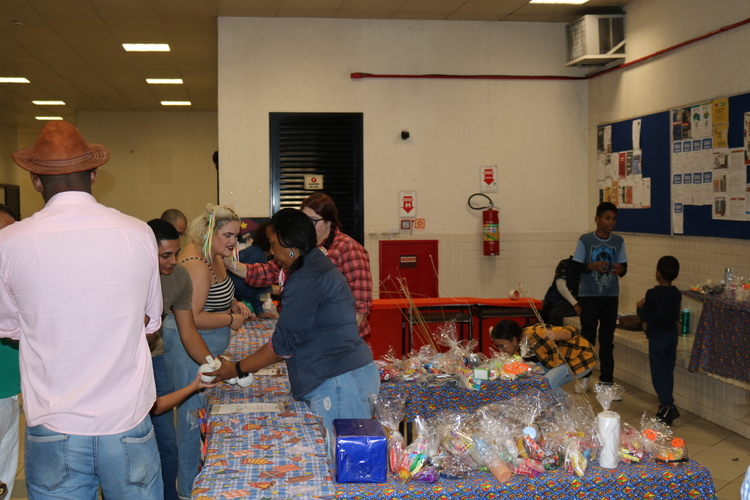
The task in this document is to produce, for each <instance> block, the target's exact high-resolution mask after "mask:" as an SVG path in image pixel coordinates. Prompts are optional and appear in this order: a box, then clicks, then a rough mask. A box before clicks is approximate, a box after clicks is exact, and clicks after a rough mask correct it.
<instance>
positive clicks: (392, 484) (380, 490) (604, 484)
mask: <svg viewBox="0 0 750 500" xmlns="http://www.w3.org/2000/svg"><path fill="white" fill-rule="evenodd" d="M336 496H337V497H338V498H339V499H340V500H449V499H464V498H472V499H488V500H493V499H500V498H502V499H504V500H505V499H508V500H537V499H540V500H541V499H550V498H554V499H555V500H580V499H587V500H588V499H592V500H593V499H597V500H600V499H607V500H625V499H628V500H629V499H635V498H637V499H659V500H662V499H666V498H673V499H679V500H685V499H701V500H708V499H711V500H713V499H715V498H716V495H715V492H714V483H713V480H712V478H711V473H710V472H709V471H708V469H707V468H706V467H704V466H702V465H700V464H699V463H697V462H690V463H686V464H683V465H681V466H679V467H668V466H665V465H659V464H656V463H654V462H651V463H643V464H620V465H619V466H618V467H617V468H616V469H603V468H601V467H599V466H597V465H592V466H591V467H589V469H588V470H587V471H586V474H585V475H584V477H582V478H579V477H578V476H576V475H575V474H571V473H568V472H562V471H549V472H547V473H545V474H543V475H541V476H538V477H536V478H530V477H528V476H522V475H517V474H514V475H513V476H511V479H510V481H508V482H506V483H500V482H498V481H497V480H496V479H495V478H494V477H492V475H491V474H489V473H488V472H476V473H473V474H472V475H471V476H469V477H468V478H465V479H457V480H445V479H441V480H439V481H438V482H437V483H435V484H424V483H417V482H409V483H406V484H401V482H400V481H398V479H397V478H395V477H394V476H392V475H391V476H389V481H388V483H387V484H366V483H357V484H354V483H350V484H337V485H336Z"/></svg>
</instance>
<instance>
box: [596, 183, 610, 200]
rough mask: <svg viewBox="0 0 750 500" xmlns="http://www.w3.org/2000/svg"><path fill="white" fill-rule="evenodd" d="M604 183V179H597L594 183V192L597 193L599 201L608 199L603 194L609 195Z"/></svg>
mask: <svg viewBox="0 0 750 500" xmlns="http://www.w3.org/2000/svg"><path fill="white" fill-rule="evenodd" d="M605 187H606V183H605V182H604V181H598V182H597V183H596V192H597V193H598V195H599V203H604V202H606V201H609V200H608V199H607V198H605V197H604V196H605V194H606V195H609V191H605Z"/></svg>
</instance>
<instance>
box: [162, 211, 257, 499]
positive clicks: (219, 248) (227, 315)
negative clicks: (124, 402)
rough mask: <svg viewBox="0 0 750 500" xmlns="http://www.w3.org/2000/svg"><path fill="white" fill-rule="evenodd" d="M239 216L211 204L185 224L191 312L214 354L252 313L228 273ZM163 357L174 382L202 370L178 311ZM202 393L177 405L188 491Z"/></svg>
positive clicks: (183, 256) (182, 483) (183, 483)
mask: <svg viewBox="0 0 750 500" xmlns="http://www.w3.org/2000/svg"><path fill="white" fill-rule="evenodd" d="M239 233H240V218H239V217H238V216H237V214H236V213H235V212H234V210H232V209H231V208H229V207H225V206H221V205H208V206H207V207H206V212H205V213H204V214H203V215H201V216H200V217H198V218H196V219H194V220H193V221H192V222H191V223H190V226H189V227H188V230H187V236H188V238H189V243H188V244H187V245H186V246H185V248H184V249H182V251H181V252H180V255H179V261H180V264H182V265H183V266H184V267H185V269H187V271H188V273H189V274H190V280H191V281H192V285H193V299H192V304H193V316H194V318H195V326H196V327H198V332H199V333H200V335H201V337H203V340H204V341H205V342H206V345H207V346H208V349H209V350H210V351H211V355H212V356H214V357H216V356H219V355H221V354H222V353H223V352H224V350H225V349H226V348H227V346H228V345H229V336H230V331H231V330H237V329H239V328H240V326H242V324H243V323H244V322H245V320H246V319H247V318H249V317H250V316H251V314H252V313H251V312H250V309H248V307H247V306H246V305H245V304H243V303H241V302H238V301H236V300H235V299H234V284H233V283H232V280H231V279H230V278H229V276H228V275H227V269H226V267H225V265H224V258H227V259H228V262H229V265H232V262H236V258H237V237H238V236H239ZM163 337H164V358H165V361H166V363H167V369H168V370H169V372H170V374H171V378H172V382H173V384H174V386H175V387H176V388H179V387H185V386H186V385H187V384H189V383H190V382H191V381H192V380H193V379H194V378H195V376H196V374H197V373H198V364H197V363H196V362H195V361H193V360H192V358H190V356H189V355H188V353H187V352H186V351H185V348H184V347H183V345H182V342H181V341H180V337H179V332H178V331H177V327H176V324H175V323H174V317H173V316H171V315H167V317H166V318H165V320H164V336H163ZM202 397H203V395H202V394H200V393H198V394H194V395H193V396H191V397H190V398H188V399H187V400H186V401H185V402H184V403H183V404H182V405H180V406H179V407H178V409H177V427H176V434H177V455H178V456H177V460H178V463H179V470H178V474H177V483H178V487H177V491H178V494H179V496H180V497H187V498H189V497H190V494H191V490H192V486H193V479H194V478H195V476H196V475H197V474H198V466H199V460H200V429H199V427H198V421H197V418H196V417H195V415H194V412H192V410H197V409H198V408H201V407H203V401H202Z"/></svg>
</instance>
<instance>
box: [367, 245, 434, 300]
mask: <svg viewBox="0 0 750 500" xmlns="http://www.w3.org/2000/svg"><path fill="white" fill-rule="evenodd" d="M438 269H439V267H438V240H401V241H381V242H380V298H381V299H395V298H403V297H404V294H403V292H402V290H401V286H400V284H399V280H401V282H402V283H405V284H406V286H407V288H408V290H409V294H410V295H411V297H412V298H414V299H417V298H422V297H438V296H439V291H438V274H437V273H438Z"/></svg>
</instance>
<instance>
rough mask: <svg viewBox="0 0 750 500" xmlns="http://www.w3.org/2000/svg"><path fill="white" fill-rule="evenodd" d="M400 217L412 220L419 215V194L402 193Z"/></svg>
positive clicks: (399, 204)
mask: <svg viewBox="0 0 750 500" xmlns="http://www.w3.org/2000/svg"><path fill="white" fill-rule="evenodd" d="M398 210H399V217H401V218H402V219H403V218H407V217H408V218H412V217H415V216H416V215H417V192H416V191H401V192H400V193H399V203H398Z"/></svg>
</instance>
